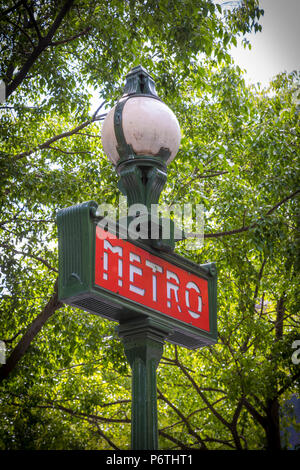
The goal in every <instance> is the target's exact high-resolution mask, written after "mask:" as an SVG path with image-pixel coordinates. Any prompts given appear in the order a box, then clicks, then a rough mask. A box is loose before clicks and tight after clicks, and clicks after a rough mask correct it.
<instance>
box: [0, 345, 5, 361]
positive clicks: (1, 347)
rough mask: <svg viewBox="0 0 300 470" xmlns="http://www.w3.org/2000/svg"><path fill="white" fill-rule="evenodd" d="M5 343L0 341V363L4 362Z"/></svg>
mask: <svg viewBox="0 0 300 470" xmlns="http://www.w3.org/2000/svg"><path fill="white" fill-rule="evenodd" d="M5 354H6V345H5V343H4V341H0V364H5V361H6V358H5Z"/></svg>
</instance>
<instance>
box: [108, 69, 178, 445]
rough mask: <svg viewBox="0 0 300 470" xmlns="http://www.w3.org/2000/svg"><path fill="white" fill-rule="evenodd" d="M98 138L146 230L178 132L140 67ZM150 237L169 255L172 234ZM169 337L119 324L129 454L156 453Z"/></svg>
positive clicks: (153, 326)
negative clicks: (128, 374) (160, 375)
mask: <svg viewBox="0 0 300 470" xmlns="http://www.w3.org/2000/svg"><path fill="white" fill-rule="evenodd" d="M101 138H102V145H103V149H104V152H105V153H106V155H107V156H108V158H109V159H110V161H111V162H112V163H113V164H114V166H115V169H116V171H117V173H118V174H119V176H120V179H119V182H118V187H119V189H120V191H121V192H122V193H123V194H124V195H125V196H127V203H128V206H129V207H130V206H132V205H134V204H138V205H139V207H140V206H141V205H143V206H144V207H145V208H146V210H147V214H146V226H147V227H150V225H151V221H150V220H149V214H150V213H151V209H152V205H153V204H158V200H159V197H160V194H161V191H162V189H163V187H164V185H165V183H166V180H167V164H168V163H170V162H171V161H172V160H173V158H174V157H175V155H176V154H177V152H178V149H179V145H180V140H181V133H180V127H179V124H178V121H177V118H176V116H175V114H174V113H173V112H172V111H171V110H170V108H168V106H167V105H166V104H165V103H163V102H162V101H161V99H160V98H159V97H158V96H157V93H156V90H155V83H154V81H153V78H152V77H151V76H150V75H149V73H148V72H147V71H146V70H145V69H144V68H143V67H142V66H140V65H139V66H137V67H134V68H133V69H132V70H131V71H130V72H129V73H128V74H127V75H126V83H125V87H124V93H123V96H122V97H121V98H120V100H119V101H118V102H117V104H116V105H115V106H114V107H113V108H112V109H111V110H110V111H109V112H108V114H107V116H106V118H105V120H104V122H103V127H102V133H101ZM127 223H128V220H127ZM160 223H161V221H158V224H160ZM149 232H150V230H149V229H148V235H149V237H148V240H149V241H150V243H151V245H152V246H153V247H155V248H157V249H160V250H164V251H172V249H173V248H174V229H173V230H172V231H171V233H170V235H171V236H170V239H169V240H162V239H161V238H160V239H158V240H156V239H155V240H153V239H151V236H150V233H149ZM172 235H173V237H172ZM168 332H169V330H168V329H166V328H165V327H164V326H163V325H162V324H160V323H159V322H153V321H151V320H150V319H148V318H146V319H142V320H140V319H137V320H133V321H131V322H125V323H124V324H122V322H121V324H120V326H119V327H118V333H119V336H120V337H121V339H122V341H123V344H124V350H125V354H126V356H127V359H128V362H129V363H130V366H131V369H132V418H131V422H132V431H131V446H132V449H139V450H141V449H142V450H155V449H157V448H158V429H157V428H158V426H157V397H156V395H157V391H156V369H157V366H158V364H159V361H160V358H161V355H162V352H163V345H164V340H165V339H166V337H167V336H168Z"/></svg>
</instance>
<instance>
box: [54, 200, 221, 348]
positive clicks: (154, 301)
mask: <svg viewBox="0 0 300 470" xmlns="http://www.w3.org/2000/svg"><path fill="white" fill-rule="evenodd" d="M93 204H95V203H84V204H80V205H78V206H73V207H71V208H67V209H63V210H61V211H60V212H59V213H58V216H57V225H58V239H59V299H60V300H61V301H63V302H64V303H66V304H69V305H72V306H74V307H77V308H78V307H79V308H81V309H84V310H86V311H88V312H90V313H93V314H97V315H100V316H102V317H104V318H108V319H110V320H113V321H115V322H118V323H120V324H124V323H125V322H128V321H131V320H135V319H137V318H139V317H149V318H151V319H152V320H154V321H156V322H159V323H160V324H161V325H163V327H164V329H167V330H168V331H169V334H168V336H167V338H166V341H169V342H172V343H175V344H178V345H181V346H185V347H188V348H190V349H194V348H198V347H201V346H205V345H209V344H213V343H215V342H216V341H217V302H216V301H217V272H216V267H215V264H214V263H210V264H205V265H197V264H196V263H194V262H192V261H190V260H188V259H186V258H184V257H182V256H179V255H176V254H174V253H163V252H161V251H158V250H156V249H154V248H152V247H151V246H148V245H146V244H145V243H144V242H142V241H133V240H125V239H122V238H118V237H117V236H116V235H115V234H112V233H109V232H106V231H104V230H103V229H102V228H100V227H99V226H97V217H95V216H94V217H93V216H92V214H91V212H92V211H91V207H92V208H93Z"/></svg>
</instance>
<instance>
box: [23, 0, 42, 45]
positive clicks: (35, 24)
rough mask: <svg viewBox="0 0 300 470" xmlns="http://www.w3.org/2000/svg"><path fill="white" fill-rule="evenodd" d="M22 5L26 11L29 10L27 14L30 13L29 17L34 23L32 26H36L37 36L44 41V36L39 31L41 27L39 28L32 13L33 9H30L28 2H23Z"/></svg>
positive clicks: (24, 0)
mask: <svg viewBox="0 0 300 470" xmlns="http://www.w3.org/2000/svg"><path fill="white" fill-rule="evenodd" d="M22 3H23V5H24V7H25V8H26V10H27V12H28V15H29V17H30V19H31V21H32V24H33V26H34V29H35V31H36V34H37V37H38V39H39V40H41V39H42V35H41V33H40V30H39V27H38V25H37V22H36V21H35V17H34V15H33V13H32V11H31V8H29V6H28V5H27V0H23V1H22Z"/></svg>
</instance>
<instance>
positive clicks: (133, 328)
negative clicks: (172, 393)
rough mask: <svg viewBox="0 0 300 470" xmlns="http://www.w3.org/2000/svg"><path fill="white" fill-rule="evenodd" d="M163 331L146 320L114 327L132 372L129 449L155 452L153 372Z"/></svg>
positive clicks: (161, 347) (154, 388)
mask: <svg viewBox="0 0 300 470" xmlns="http://www.w3.org/2000/svg"><path fill="white" fill-rule="evenodd" d="M169 331H170V330H167V329H166V328H164V327H163V326H162V325H160V323H159V322H156V321H154V320H151V319H150V318H145V319H138V320H134V321H131V322H126V323H124V324H121V325H120V326H119V327H118V333H119V336H120V337H121V339H122V341H123V344H124V350H125V354H126V357H127V359H128V362H129V364H130V366H131V369H132V408H131V448H132V449H133V450H156V449H158V425H157V391H156V369H157V367H158V364H159V361H160V359H161V356H162V353H163V347H164V340H165V338H166V337H167V335H168V332H169Z"/></svg>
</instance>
